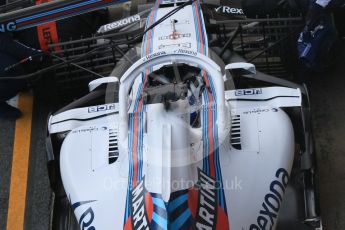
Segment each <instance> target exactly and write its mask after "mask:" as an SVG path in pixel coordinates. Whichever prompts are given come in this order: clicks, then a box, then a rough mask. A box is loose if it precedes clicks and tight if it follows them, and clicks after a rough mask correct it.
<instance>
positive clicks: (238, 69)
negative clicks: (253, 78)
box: [225, 62, 256, 76]
mask: <svg viewBox="0 0 345 230" xmlns="http://www.w3.org/2000/svg"><path fill="white" fill-rule="evenodd" d="M225 69H226V70H229V71H230V73H231V74H232V75H234V76H241V75H255V74H256V68H255V66H254V65H253V64H252V63H247V62H235V63H231V64H228V65H227V66H225Z"/></svg>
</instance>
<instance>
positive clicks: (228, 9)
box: [215, 6, 244, 14]
mask: <svg viewBox="0 0 345 230" xmlns="http://www.w3.org/2000/svg"><path fill="white" fill-rule="evenodd" d="M215 10H216V12H218V13H223V14H244V12H243V10H242V9H240V8H233V7H230V6H219V7H217V8H215Z"/></svg>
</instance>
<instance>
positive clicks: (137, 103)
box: [47, 0, 322, 230]
mask: <svg viewBox="0 0 345 230" xmlns="http://www.w3.org/2000/svg"><path fill="white" fill-rule="evenodd" d="M95 2H97V1H95ZM109 2H110V1H109ZM210 2H211V1H209V2H208V3H209V4H211V8H210V9H211V11H212V9H216V10H214V11H213V13H214V14H216V13H219V12H220V13H225V14H229V15H231V16H233V17H234V18H236V17H243V16H244V13H243V10H242V8H241V7H240V5H237V4H235V3H233V1H231V2H223V1H221V2H220V3H217V4H218V6H216V7H215V5H214V3H210ZM204 4H205V5H206V3H204V2H203V3H200V2H199V1H197V0H191V1H184V0H177V1H175V0H157V2H155V4H154V5H153V7H152V9H151V10H149V12H148V14H147V16H145V20H141V18H138V17H133V18H132V19H130V18H127V19H126V20H124V19H122V21H121V22H119V21H117V22H116V23H112V24H109V25H105V26H104V27H102V28H101V29H100V30H99V32H102V33H103V32H105V30H117V29H119V28H121V29H122V31H123V29H124V30H126V29H128V30H130V31H137V29H138V28H139V29H140V28H141V26H142V25H145V28H144V29H143V30H142V32H141V33H140V35H141V36H134V37H133V38H131V40H130V41H131V42H132V44H133V45H132V47H131V48H130V49H128V50H127V52H126V53H124V54H123V55H122V57H121V59H120V61H118V62H117V64H116V66H115V69H114V71H112V73H111V74H109V75H108V76H106V77H99V78H97V79H95V80H93V81H91V82H90V83H89V91H90V92H89V93H88V94H87V95H86V96H84V97H82V98H81V99H79V100H76V101H74V102H73V103H71V104H69V105H67V106H65V107H64V108H62V109H60V110H59V111H57V112H55V113H54V114H52V115H51V116H50V117H49V121H48V136H47V154H48V170H49V176H50V180H51V185H52V188H53V191H54V194H55V198H54V208H53V212H52V215H53V218H52V219H53V221H52V228H53V229H65V230H76V229H82V230H93V229H234V230H242V229H248V230H257V229H278V230H283V229H300V230H304V229H306V230H307V229H315V230H320V229H322V222H321V217H320V210H319V198H318V184H317V183H318V177H317V165H316V156H315V154H316V153H315V149H314V143H313V135H312V130H311V121H310V104H309V97H308V91H307V89H306V87H304V86H302V85H298V84H295V83H292V82H290V81H287V80H285V79H281V78H277V77H274V76H271V75H268V74H265V73H262V72H260V71H258V70H257V68H256V66H255V65H254V64H251V63H248V62H246V60H245V59H244V58H242V57H241V56H239V55H237V54H236V52H234V50H235V48H236V47H234V46H233V45H231V44H232V42H233V41H234V39H235V37H236V35H238V30H239V29H236V30H235V31H233V32H231V33H229V37H228V38H227V42H226V43H225V44H224V45H219V44H218V43H217V37H214V36H211V35H210V34H211V33H210V29H209V28H210V27H207V25H208V24H209V23H210V22H211V21H212V20H215V19H214V17H218V16H215V15H213V13H210V11H207V9H205V7H204V6H205V5H204ZM212 4H213V5H212ZM223 4H224V5H223ZM232 4H235V5H232ZM202 6H203V7H202ZM206 12H208V13H206ZM229 15H227V16H226V17H228V16H229ZM223 16H224V15H223ZM234 18H232V19H234ZM132 23H133V24H134V25H129V24H132ZM232 23H233V24H236V23H237V21H236V20H235V19H234V20H233V21H232ZM245 26H247V27H250V26H253V24H252V23H248V24H247V25H245ZM235 27H236V26H235ZM238 28H239V27H238ZM117 33H121V32H118V31H117ZM98 42H99V43H102V45H101V48H96V49H98V51H99V50H101V52H102V51H104V50H102V49H106V48H109V47H112V46H113V47H115V45H119V41H118V40H116V39H114V36H110V35H109V36H104V35H102V36H101V39H98ZM127 42H128V41H127ZM68 64H70V65H71V64H73V62H72V61H69V62H68ZM75 65H76V64H75ZM89 72H91V71H89ZM96 74H97V73H96Z"/></svg>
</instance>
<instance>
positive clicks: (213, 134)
mask: <svg viewBox="0 0 345 230" xmlns="http://www.w3.org/2000/svg"><path fill="white" fill-rule="evenodd" d="M193 13H194V20H195V23H194V24H195V27H196V31H197V32H196V34H197V37H196V39H197V42H198V52H200V53H202V54H204V55H208V49H207V48H208V47H207V44H208V42H207V35H206V31H205V24H204V22H203V17H202V11H201V9H200V4H199V3H198V2H194V3H193ZM203 76H204V81H205V84H206V90H205V91H204V92H203V102H204V103H203V104H204V106H203V109H202V110H203V111H202V124H203V125H202V128H203V140H204V141H203V149H204V160H203V170H204V172H206V174H207V175H208V176H209V177H210V178H212V179H214V180H215V181H216V182H217V183H218V184H219V188H218V189H217V190H216V191H217V203H216V204H218V205H219V206H220V208H218V209H217V208H216V212H217V213H219V214H224V215H218V216H219V218H218V220H217V221H216V222H214V223H213V224H214V225H213V226H212V227H213V228H215V227H216V225H218V224H220V223H221V224H222V228H223V229H229V223H228V217H227V208H226V202H225V194H224V190H223V182H222V173H221V167H220V162H219V148H218V147H219V142H218V128H217V104H216V100H217V95H216V93H215V92H216V91H215V88H214V84H213V82H212V78H210V77H209V76H208V75H207V73H206V71H204V74H203ZM199 202H200V201H199ZM220 217H224V218H220Z"/></svg>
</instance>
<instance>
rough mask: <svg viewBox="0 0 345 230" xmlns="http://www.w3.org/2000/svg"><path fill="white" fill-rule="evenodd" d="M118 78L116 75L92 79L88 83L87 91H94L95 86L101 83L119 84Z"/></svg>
mask: <svg viewBox="0 0 345 230" xmlns="http://www.w3.org/2000/svg"><path fill="white" fill-rule="evenodd" d="M119 82H120V81H119V79H118V78H117V77H103V78H98V79H96V80H93V81H91V82H90V83H89V92H92V91H94V90H95V89H96V88H98V87H99V86H101V85H105V84H109V83H115V84H119Z"/></svg>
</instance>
